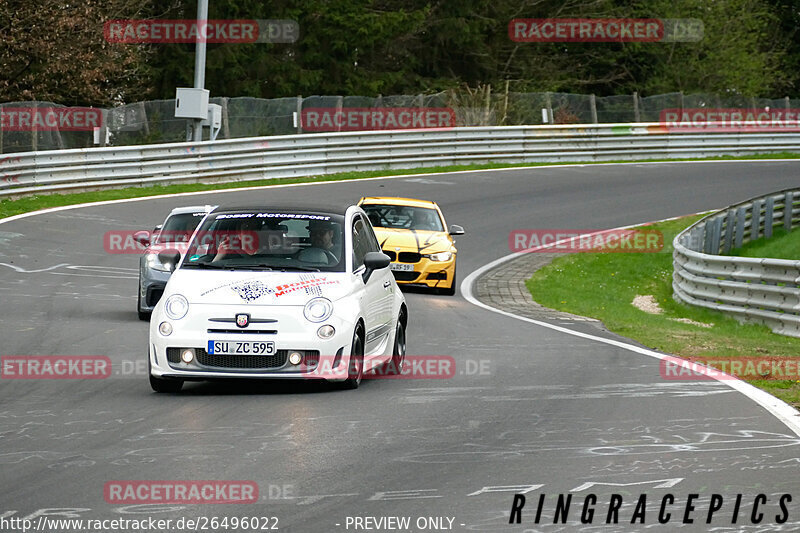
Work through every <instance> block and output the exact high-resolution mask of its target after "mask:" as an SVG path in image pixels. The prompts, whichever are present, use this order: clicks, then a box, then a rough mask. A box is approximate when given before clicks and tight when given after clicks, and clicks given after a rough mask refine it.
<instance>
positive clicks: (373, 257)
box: [364, 252, 392, 283]
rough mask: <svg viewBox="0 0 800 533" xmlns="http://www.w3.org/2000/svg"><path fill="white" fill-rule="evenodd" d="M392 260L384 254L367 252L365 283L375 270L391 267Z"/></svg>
mask: <svg viewBox="0 0 800 533" xmlns="http://www.w3.org/2000/svg"><path fill="white" fill-rule="evenodd" d="M391 262H392V260H391V259H390V258H389V256H388V255H386V254H385V253H383V252H367V254H366V255H365V256H364V266H365V267H366V269H365V270H364V283H366V282H367V280H369V277H370V276H371V275H372V273H373V272H374V271H375V270H380V269H382V268H386V267H388V266H389V263H391Z"/></svg>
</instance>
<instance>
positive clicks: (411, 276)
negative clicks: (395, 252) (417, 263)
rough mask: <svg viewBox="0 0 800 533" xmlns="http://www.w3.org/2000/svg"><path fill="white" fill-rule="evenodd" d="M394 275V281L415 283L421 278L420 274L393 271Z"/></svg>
mask: <svg viewBox="0 0 800 533" xmlns="http://www.w3.org/2000/svg"><path fill="white" fill-rule="evenodd" d="M392 274H394V279H396V280H397V281H414V280H415V279H417V276H419V273H418V272H400V271H397V270H392Z"/></svg>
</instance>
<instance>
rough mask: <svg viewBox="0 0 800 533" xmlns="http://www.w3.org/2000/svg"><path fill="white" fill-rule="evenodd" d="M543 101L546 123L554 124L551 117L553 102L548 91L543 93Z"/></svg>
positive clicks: (553, 118) (553, 119)
mask: <svg viewBox="0 0 800 533" xmlns="http://www.w3.org/2000/svg"><path fill="white" fill-rule="evenodd" d="M544 97H545V101H546V102H547V123H548V124H555V117H554V116H553V102H552V100H551V99H550V91H547V92H546V93H544Z"/></svg>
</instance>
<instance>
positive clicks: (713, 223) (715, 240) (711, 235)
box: [703, 217, 722, 255]
mask: <svg viewBox="0 0 800 533" xmlns="http://www.w3.org/2000/svg"><path fill="white" fill-rule="evenodd" d="M721 232H722V218H721V217H716V218H712V219H710V220H708V221H706V238H705V241H706V242H705V246H704V248H705V249H704V250H703V251H704V252H705V253H707V254H714V255H717V254H718V253H719V237H720V233H721Z"/></svg>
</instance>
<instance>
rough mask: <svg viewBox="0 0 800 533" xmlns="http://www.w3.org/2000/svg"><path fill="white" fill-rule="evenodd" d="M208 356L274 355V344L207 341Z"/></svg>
mask: <svg viewBox="0 0 800 533" xmlns="http://www.w3.org/2000/svg"><path fill="white" fill-rule="evenodd" d="M206 351H207V352H208V355H275V343H274V342H271V341H270V342H260V341H208V349H207V350H206Z"/></svg>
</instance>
